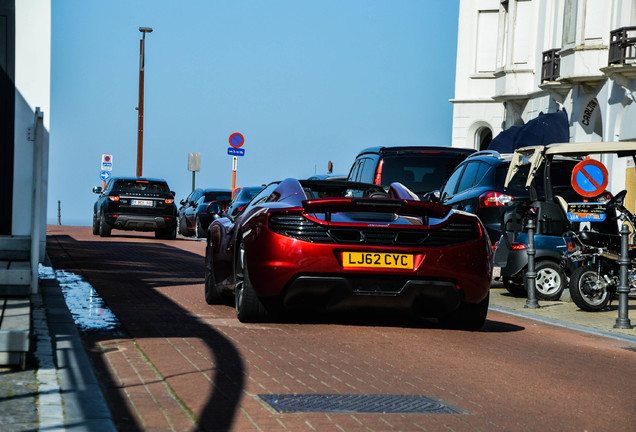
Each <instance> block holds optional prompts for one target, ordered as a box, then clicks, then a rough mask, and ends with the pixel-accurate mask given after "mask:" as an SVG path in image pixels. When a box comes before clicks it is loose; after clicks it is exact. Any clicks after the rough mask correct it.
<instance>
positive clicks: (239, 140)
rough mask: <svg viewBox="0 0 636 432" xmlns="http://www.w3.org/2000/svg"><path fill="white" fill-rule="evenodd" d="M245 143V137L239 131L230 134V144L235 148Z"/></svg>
mask: <svg viewBox="0 0 636 432" xmlns="http://www.w3.org/2000/svg"><path fill="white" fill-rule="evenodd" d="M244 143H245V138H244V137H243V135H242V134H241V133H239V132H234V133H233V134H232V135H230V145H231V146H232V147H234V148H239V147H241V146H242V145H243V144H244Z"/></svg>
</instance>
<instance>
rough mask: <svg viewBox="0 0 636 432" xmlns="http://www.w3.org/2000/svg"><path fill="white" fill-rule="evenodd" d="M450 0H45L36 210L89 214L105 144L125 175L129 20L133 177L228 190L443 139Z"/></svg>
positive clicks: (128, 162)
mask: <svg viewBox="0 0 636 432" xmlns="http://www.w3.org/2000/svg"><path fill="white" fill-rule="evenodd" d="M458 13H459V2H458V1H433V0H396V1H388V0H384V1H376V0H320V1H318V0H316V1H301V0H271V1H263V0H261V1H258V0H254V1H252V0H233V1H216V0H214V1H213V0H199V1H195V0H193V1H186V2H174V1H167V0H152V1H129V0H127V1H124V0H111V1H99V2H97V1H90V2H88V1H71V0H63V1H57V0H56V1H54V2H52V37H51V62H52V64H51V125H50V161H49V193H48V199H49V204H48V223H53V224H54V223H57V206H58V201H60V202H61V215H62V224H64V225H90V223H91V217H92V211H93V210H92V208H93V203H94V202H95V199H96V197H97V196H96V195H95V194H93V193H92V191H91V190H92V188H93V186H98V185H101V183H102V182H101V180H100V178H99V173H100V162H101V156H102V154H111V155H113V171H112V174H113V175H114V176H118V175H122V176H126V175H135V172H136V164H137V111H136V110H135V107H136V106H137V104H138V91H139V87H138V86H139V40H140V37H141V33H140V32H139V30H138V29H139V27H142V26H143V27H152V28H153V30H154V31H153V32H152V33H150V34H148V35H147V36H146V70H145V103H144V111H145V112H144V158H143V175H144V176H148V177H160V178H164V179H166V180H167V181H168V184H169V185H170V187H171V189H172V190H174V191H175V192H176V195H177V196H176V197H177V200H180V199H182V198H185V197H186V195H187V194H188V193H189V192H190V191H191V189H192V174H191V172H190V171H188V169H187V168H188V166H187V160H188V153H189V152H198V153H201V171H200V172H198V173H196V186H197V187H203V188H205V187H220V188H230V187H231V185H232V157H231V156H228V155H227V148H228V147H229V143H228V138H229V135H230V134H231V133H233V132H241V133H242V134H243V136H244V137H245V145H244V146H243V148H244V149H245V156H244V157H239V160H238V171H237V186H253V185H260V184H263V183H268V182H270V181H273V180H279V179H283V178H286V177H297V178H306V177H308V176H310V175H313V174H314V173H318V174H324V173H326V171H327V164H328V162H329V161H332V162H333V164H334V172H336V173H344V174H347V173H348V171H349V168H350V166H351V164H352V163H353V160H354V158H355V156H356V154H357V153H358V152H359V151H360V150H361V149H363V148H366V147H370V146H374V145H450V141H451V126H452V104H451V103H450V102H449V99H452V98H453V96H454V82H455V61H456V58H455V57H456V51H457V20H458Z"/></svg>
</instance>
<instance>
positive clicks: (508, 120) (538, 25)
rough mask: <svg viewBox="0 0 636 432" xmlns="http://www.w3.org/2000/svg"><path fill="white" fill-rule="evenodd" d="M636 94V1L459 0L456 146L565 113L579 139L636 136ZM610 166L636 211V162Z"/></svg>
mask: <svg viewBox="0 0 636 432" xmlns="http://www.w3.org/2000/svg"><path fill="white" fill-rule="evenodd" d="M635 90H636V0H460V8H459V32H458V46H457V70H456V79H455V97H454V99H452V100H451V102H452V103H453V137H452V145H453V146H454V147H472V148H476V149H478V150H483V149H485V148H487V146H488V144H489V142H490V140H491V139H492V138H493V137H494V136H496V135H497V134H498V133H499V132H501V131H502V130H505V129H507V128H509V127H510V126H515V125H522V124H525V123H526V122H528V121H529V120H531V119H533V118H535V117H537V116H538V115H539V113H541V112H543V113H552V112H556V111H558V110H560V109H565V110H566V112H567V114H568V118H569V126H570V128H569V132H570V142H599V141H631V140H635V141H636V103H635V99H634V98H635V97H636V92H635ZM635 145H636V144H635ZM603 162H604V163H605V165H606V166H607V168H608V170H609V172H610V177H611V178H610V183H609V186H608V188H609V189H610V190H611V191H612V192H618V191H620V190H622V189H625V188H627V189H628V191H629V192H630V194H628V200H627V204H628V205H629V208H630V209H631V210H634V207H635V206H634V195H635V194H636V168H634V167H633V162H631V161H628V158H621V159H618V158H614V157H608V158H606V160H603Z"/></svg>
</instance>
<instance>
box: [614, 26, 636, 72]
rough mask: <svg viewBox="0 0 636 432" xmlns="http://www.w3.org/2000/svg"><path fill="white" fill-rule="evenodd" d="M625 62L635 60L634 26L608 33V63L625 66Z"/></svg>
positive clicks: (635, 31) (635, 27)
mask: <svg viewBox="0 0 636 432" xmlns="http://www.w3.org/2000/svg"><path fill="white" fill-rule="evenodd" d="M627 60H636V26H632V27H621V28H619V29H616V30H612V31H611V32H610V47H609V61H608V63H609V64H625V63H626V61H627Z"/></svg>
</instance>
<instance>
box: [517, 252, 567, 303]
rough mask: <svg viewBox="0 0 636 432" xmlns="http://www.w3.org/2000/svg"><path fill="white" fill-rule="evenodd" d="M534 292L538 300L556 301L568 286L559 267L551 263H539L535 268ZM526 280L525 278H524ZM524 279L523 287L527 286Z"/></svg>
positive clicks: (563, 272)
mask: <svg viewBox="0 0 636 432" xmlns="http://www.w3.org/2000/svg"><path fill="white" fill-rule="evenodd" d="M535 272H536V273H537V278H536V279H535V283H534V285H535V292H536V294H537V298H538V299H540V300H558V299H559V298H560V297H561V294H562V293H563V290H564V289H565V287H566V286H567V284H568V278H567V276H566V275H565V271H563V269H562V268H561V266H560V265H558V264H557V263H554V262H552V261H539V262H538V263H537V265H536V267H535ZM525 279H527V278H525ZM525 279H524V282H525V286H526V287H527V286H528V283H527V281H526V280H525Z"/></svg>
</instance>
